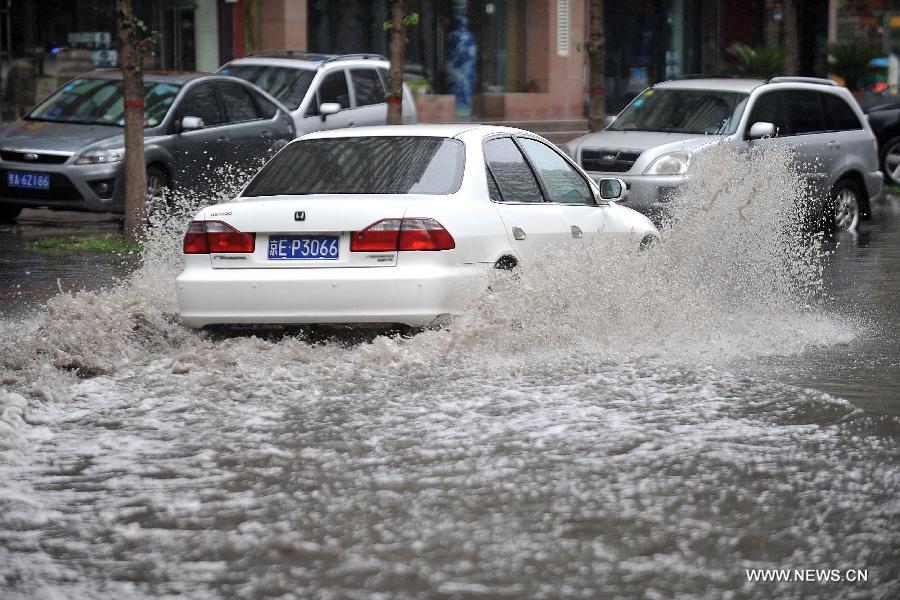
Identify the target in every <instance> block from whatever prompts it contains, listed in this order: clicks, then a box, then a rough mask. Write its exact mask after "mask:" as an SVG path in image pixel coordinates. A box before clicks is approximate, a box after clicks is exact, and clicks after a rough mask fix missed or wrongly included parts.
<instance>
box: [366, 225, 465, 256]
mask: <svg viewBox="0 0 900 600" xmlns="http://www.w3.org/2000/svg"><path fill="white" fill-rule="evenodd" d="M454 248H456V242H455V241H454V240H453V236H452V235H450V232H449V231H447V230H446V229H444V226H443V225H441V224H440V223H438V222H437V221H435V220H434V219H428V218H422V217H415V218H405V219H382V220H380V221H377V222H375V223H372V224H371V225H369V226H368V227H366V228H365V229H363V230H362V231H354V232H353V235H351V237H350V251H351V252H394V251H396V250H401V251H412V250H452V249H454Z"/></svg>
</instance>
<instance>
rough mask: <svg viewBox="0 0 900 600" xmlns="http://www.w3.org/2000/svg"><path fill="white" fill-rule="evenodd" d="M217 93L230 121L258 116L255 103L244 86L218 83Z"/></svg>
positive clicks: (251, 119)
mask: <svg viewBox="0 0 900 600" xmlns="http://www.w3.org/2000/svg"><path fill="white" fill-rule="evenodd" d="M219 94H220V95H221V96H222V104H224V105H225V113H226V114H227V115H228V120H229V121H230V122H232V123H234V122H239V121H253V120H254V119H258V118H259V114H258V113H257V111H256V103H255V102H254V101H253V98H252V97H251V96H250V92H249V90H247V88H245V87H244V86H242V85H240V84H238V83H231V82H222V83H219Z"/></svg>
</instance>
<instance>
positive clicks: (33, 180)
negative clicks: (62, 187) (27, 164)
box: [6, 171, 50, 190]
mask: <svg viewBox="0 0 900 600" xmlns="http://www.w3.org/2000/svg"><path fill="white" fill-rule="evenodd" d="M6 185H8V186H9V187H14V188H22V189H26V190H49V189H50V175H48V174H47V173H23V172H22V171H7V172H6Z"/></svg>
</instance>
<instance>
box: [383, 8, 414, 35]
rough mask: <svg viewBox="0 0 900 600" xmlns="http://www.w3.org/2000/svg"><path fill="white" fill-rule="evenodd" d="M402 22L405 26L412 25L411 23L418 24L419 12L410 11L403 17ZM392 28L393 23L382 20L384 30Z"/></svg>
mask: <svg viewBox="0 0 900 600" xmlns="http://www.w3.org/2000/svg"><path fill="white" fill-rule="evenodd" d="M403 24H404V25H405V26H407V27H412V26H413V25H418V24H419V13H417V12H410V13H408V14H407V15H406V16H405V17H403ZM393 28H394V24H393V23H392V22H391V21H385V22H384V30H385V31H390V30H391V29H393Z"/></svg>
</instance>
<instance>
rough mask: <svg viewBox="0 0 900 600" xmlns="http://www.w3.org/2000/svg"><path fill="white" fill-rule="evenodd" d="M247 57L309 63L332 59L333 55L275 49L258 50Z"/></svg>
mask: <svg viewBox="0 0 900 600" xmlns="http://www.w3.org/2000/svg"><path fill="white" fill-rule="evenodd" d="M249 56H253V57H256V58H295V59H297V60H308V61H311V62H320V61H326V60H328V59H330V58H333V57H334V54H322V53H320V52H311V51H309V50H291V49H288V48H277V49H274V50H260V51H259V52H254V53H253V54H250V55H249Z"/></svg>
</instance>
